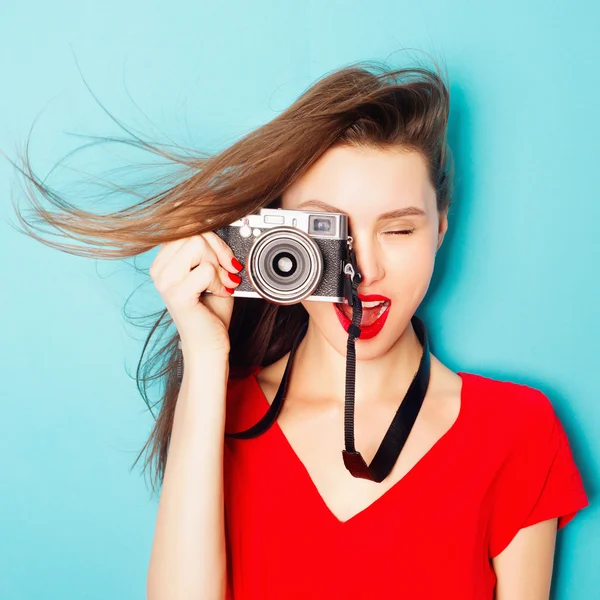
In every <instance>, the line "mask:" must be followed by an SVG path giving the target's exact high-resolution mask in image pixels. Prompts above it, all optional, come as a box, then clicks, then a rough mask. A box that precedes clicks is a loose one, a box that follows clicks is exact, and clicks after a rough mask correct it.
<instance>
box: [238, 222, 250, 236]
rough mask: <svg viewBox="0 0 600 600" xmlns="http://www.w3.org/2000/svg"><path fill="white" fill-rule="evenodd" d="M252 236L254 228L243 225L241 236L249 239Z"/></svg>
mask: <svg viewBox="0 0 600 600" xmlns="http://www.w3.org/2000/svg"><path fill="white" fill-rule="evenodd" d="M251 235H252V228H251V227H250V226H249V225H242V226H241V227H240V236H241V237H243V238H249V237H250V236H251Z"/></svg>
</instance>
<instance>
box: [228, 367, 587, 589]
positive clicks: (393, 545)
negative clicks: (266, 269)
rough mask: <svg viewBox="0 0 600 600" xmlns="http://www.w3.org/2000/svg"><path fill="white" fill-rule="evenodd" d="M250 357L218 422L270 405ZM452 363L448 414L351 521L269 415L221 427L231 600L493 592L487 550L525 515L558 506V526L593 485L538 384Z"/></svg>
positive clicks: (548, 514) (546, 514)
mask: <svg viewBox="0 0 600 600" xmlns="http://www.w3.org/2000/svg"><path fill="white" fill-rule="evenodd" d="M259 370H260V367H256V368H254V369H253V370H252V372H251V374H250V375H249V376H246V377H243V378H240V379H233V378H232V379H230V382H229V386H228V393H227V403H228V404H227V420H226V427H225V430H226V432H228V433H233V432H237V431H241V430H244V429H247V428H248V427H250V426H251V425H254V424H255V423H256V422H257V421H258V420H259V419H260V418H261V417H262V416H263V415H264V413H265V411H266V410H267V409H268V406H269V404H268V401H267V399H266V397H265V395H264V394H263V392H262V390H261V388H260V386H259V384H258V381H257V380H256V377H255V375H256V373H257V372H258V371H259ZM459 375H460V376H461V378H462V380H463V386H462V393H461V408H460V412H459V416H458V418H457V420H456V422H455V423H454V425H453V426H452V427H451V428H450V430H449V431H448V432H447V433H446V434H444V436H443V437H442V438H440V440H439V441H438V442H436V444H435V445H434V446H433V447H432V448H431V449H430V450H429V451H428V452H427V454H426V455H425V456H424V457H423V458H422V459H421V460H420V461H419V462H418V463H417V464H416V465H415V466H414V467H413V468H412V469H411V470H410V471H409V472H408V473H407V474H406V475H405V476H404V477H403V478H402V479H400V480H399V481H398V482H397V483H396V484H395V485H394V486H393V487H392V488H390V489H389V490H388V491H387V492H386V493H385V494H384V495H383V496H381V497H380V498H379V499H377V500H376V501H375V502H374V503H373V504H371V505H370V506H368V507H367V508H366V509H364V510H363V511H361V512H359V513H358V514H357V515H355V516H354V517H352V518H351V519H350V520H348V521H344V522H342V521H339V520H338V519H337V518H336V517H335V516H334V515H333V513H332V512H331V511H330V510H329V509H328V508H327V506H326V504H325V503H324V502H323V499H322V498H321V496H320V495H319V493H318V491H317V488H316V487H315V485H314V484H313V482H312V480H311V479H310V477H309V475H308V471H307V470H306V468H305V467H304V465H303V463H302V462H301V461H300V459H299V458H298V456H297V455H296V454H295V452H294V451H293V449H292V447H291V445H290V444H289V442H288V441H287V438H286V437H285V436H284V434H283V432H282V430H281V428H280V427H279V425H278V424H277V423H274V424H273V425H272V426H271V427H270V428H269V429H268V430H267V432H266V433H264V434H262V435H261V436H259V437H256V438H253V439H249V440H236V439H232V438H225V457H224V490H225V518H226V538H227V562H228V564H227V570H228V591H227V598H228V600H283V599H286V600H295V599H298V600H300V599H302V600H307V599H311V600H320V599H323V600H325V599H327V600H334V599H338V598H339V599H340V600H359V599H360V600H365V598H419V599H423V600H427V599H436V600H439V599H440V598H444V599H445V600H451V599H456V600H492V598H493V595H494V588H495V584H496V576H495V573H494V571H493V568H492V564H491V562H490V559H491V558H492V557H494V556H496V555H497V554H499V553H500V552H501V551H502V550H504V548H506V546H507V545H508V544H509V542H510V541H511V540H512V538H513V537H514V535H515V534H516V533H517V532H518V530H519V529H521V528H522V527H527V526H528V525H533V524H534V523H538V522H540V521H543V520H545V519H551V518H554V517H559V522H558V527H559V529H560V528H562V527H564V526H565V525H566V524H567V523H568V522H569V521H570V520H571V519H572V518H573V517H574V516H575V514H576V512H577V511H578V510H580V509H582V508H584V507H586V506H587V505H588V498H587V495H586V492H585V490H584V487H583V484H582V480H581V476H580V474H579V471H578V469H577V466H576V464H575V462H574V460H573V456H572V454H571V449H570V446H569V442H568V440H567V437H566V435H565V432H564V430H563V427H562V425H561V423H560V421H559V419H558V417H557V416H556V414H555V412H554V409H553V407H552V404H551V403H550V401H549V399H548V398H547V397H546V396H545V395H544V394H543V393H542V392H541V391H539V390H536V389H534V388H531V387H528V386H525V385H520V384H516V383H512V382H504V381H499V380H495V379H491V378H488V377H485V376H482V375H476V374H473V373H464V372H459ZM340 460H341V448H340Z"/></svg>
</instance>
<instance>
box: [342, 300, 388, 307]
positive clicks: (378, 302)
mask: <svg viewBox="0 0 600 600" xmlns="http://www.w3.org/2000/svg"><path fill="white" fill-rule="evenodd" d="M343 303H344V304H346V305H348V300H344V302H343ZM382 304H385V305H386V306H387V305H388V304H389V302H388V301H387V300H377V301H376V302H363V303H362V306H363V308H375V307H376V306H380V305H382Z"/></svg>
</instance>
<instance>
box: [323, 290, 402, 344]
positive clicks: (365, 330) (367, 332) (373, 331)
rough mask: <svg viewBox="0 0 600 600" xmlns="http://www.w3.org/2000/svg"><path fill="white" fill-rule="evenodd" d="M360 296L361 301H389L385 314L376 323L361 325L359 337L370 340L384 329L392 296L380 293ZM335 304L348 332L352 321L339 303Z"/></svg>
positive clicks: (341, 321)
mask: <svg viewBox="0 0 600 600" xmlns="http://www.w3.org/2000/svg"><path fill="white" fill-rule="evenodd" d="M358 297H359V298H360V301H361V302H378V301H382V302H388V303H389V305H388V307H387V308H386V309H385V311H384V312H383V314H381V315H380V316H379V317H378V319H377V320H376V321H375V322H374V323H372V324H371V325H362V326H361V327H360V329H361V333H360V338H359V339H360V340H368V339H371V338H373V337H375V336H376V335H377V334H378V333H379V332H380V331H381V330H382V329H383V326H384V325H385V322H386V321H387V318H388V315H389V313H390V308H391V305H392V301H391V299H390V298H387V297H386V296H381V295H380V294H359V295H358ZM333 306H334V310H335V314H336V315H337V318H338V319H339V321H340V323H341V325H342V327H343V328H344V331H346V333H348V328H349V327H350V324H351V321H350V320H349V319H348V318H347V317H346V315H344V313H342V312H341V311H340V309H339V308H338V306H337V304H334V305H333Z"/></svg>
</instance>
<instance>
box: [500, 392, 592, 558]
mask: <svg viewBox="0 0 600 600" xmlns="http://www.w3.org/2000/svg"><path fill="white" fill-rule="evenodd" d="M532 391H534V392H537V398H538V400H537V406H536V408H535V410H534V411H532V416H533V417H534V418H533V419H531V421H530V423H529V425H528V426H527V428H525V429H524V435H523V437H522V441H521V443H519V444H517V445H516V447H515V449H514V451H513V452H512V453H511V456H510V459H509V460H507V462H506V465H505V467H504V468H503V469H502V473H500V475H499V477H498V478H497V482H496V486H495V490H494V498H493V502H492V506H493V508H492V514H491V519H490V529H489V555H490V558H493V557H494V556H497V555H498V554H500V553H501V552H502V551H503V550H504V549H505V548H506V547H507V546H508V545H509V543H510V542H511V541H512V539H513V538H514V536H515V535H516V534H517V532H518V531H519V530H520V529H522V528H523V527H528V526H530V525H534V524H535V523H539V522H541V521H545V520H547V519H554V518H558V529H561V528H562V527H564V526H565V525H566V524H567V523H568V522H569V521H571V520H572V519H573V517H574V516H575V515H576V514H577V512H578V511H579V510H581V509H583V508H585V507H586V506H588V504H589V501H588V497H587V494H586V491H585V489H584V486H583V481H582V478H581V475H580V473H579V470H578V468H577V465H576V463H575V461H574V458H573V454H572V451H571V447H570V444H569V441H568V439H567V436H566V433H565V431H564V428H563V426H562V423H561V422H560V420H559V418H558V416H557V415H556V413H555V412H554V409H553V407H552V405H551V404H550V400H549V399H548V398H547V397H546V396H544V395H543V394H542V393H541V392H539V391H537V390H532Z"/></svg>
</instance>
